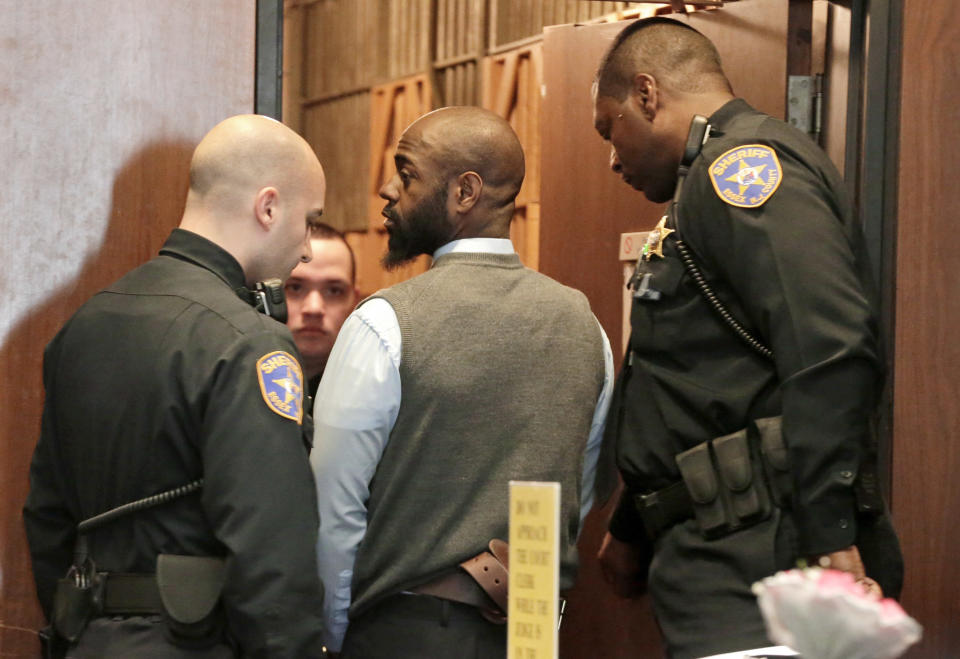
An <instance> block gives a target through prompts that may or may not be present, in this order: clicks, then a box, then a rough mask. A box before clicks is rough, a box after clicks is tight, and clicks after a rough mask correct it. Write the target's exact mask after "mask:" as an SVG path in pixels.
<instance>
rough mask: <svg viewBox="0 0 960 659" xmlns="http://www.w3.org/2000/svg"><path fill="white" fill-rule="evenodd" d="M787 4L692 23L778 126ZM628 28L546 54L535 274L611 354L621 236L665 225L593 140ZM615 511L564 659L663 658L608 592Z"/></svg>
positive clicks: (760, 0) (773, 1) (645, 629)
mask: <svg viewBox="0 0 960 659" xmlns="http://www.w3.org/2000/svg"><path fill="white" fill-rule="evenodd" d="M787 14H788V5H787V3H785V2H781V1H780V0H751V1H750V2H744V3H733V4H729V5H725V6H724V7H723V9H721V10H718V11H711V12H703V13H696V14H692V15H690V16H689V17H687V18H683V20H688V21H689V22H690V24H691V25H692V26H694V27H695V28H697V29H698V30H700V31H701V32H703V33H704V34H706V35H707V36H708V37H710V39H712V40H713V41H714V43H715V44H716V45H717V48H718V50H719V51H720V55H721V57H722V59H723V62H724V69H725V70H726V72H727V75H728V77H729V78H730V82H731V83H732V84H733V88H734V91H735V92H736V93H737V94H738V95H739V96H742V97H743V98H745V99H746V100H747V101H748V102H750V103H751V104H752V105H753V106H754V107H756V108H758V109H760V110H763V111H764V112H767V113H769V114H771V115H773V116H778V117H783V115H784V109H785V98H786V71H787V27H788V15H787ZM624 26H625V24H624V23H608V24H599V25H565V26H559V27H554V28H547V30H546V34H545V38H544V46H543V75H544V87H545V92H544V93H545V95H544V99H543V105H542V112H541V117H542V147H541V149H542V170H541V172H542V173H541V192H540V200H541V219H540V271H541V272H543V273H544V274H547V275H550V276H551V277H554V278H555V279H558V280H559V281H561V282H563V283H564V284H567V285H569V286H573V287H575V288H578V289H580V290H581V291H583V292H584V293H585V294H586V295H587V297H588V298H589V299H590V303H591V305H592V307H593V310H594V312H595V313H596V315H597V317H598V318H599V320H600V322H601V324H602V325H603V327H604V329H605V330H606V332H607V335H608V336H609V337H610V342H611V345H613V346H614V352H615V360H617V361H619V357H620V355H619V354H617V353H619V346H621V340H622V339H621V334H622V332H621V317H622V310H621V299H622V293H621V291H622V290H623V280H622V270H621V265H620V263H619V262H618V252H619V239H620V234H621V233H626V232H633V231H647V230H649V229H651V228H653V225H654V224H656V222H657V220H659V218H660V216H661V215H662V214H663V210H664V207H663V205H659V204H653V203H650V202H648V201H647V200H646V199H645V198H644V197H643V195H642V194H640V193H637V192H635V191H634V190H632V189H630V188H628V187H627V186H626V185H624V184H623V182H622V181H621V180H620V179H619V177H617V176H616V175H615V174H613V173H612V172H611V171H610V169H609V167H608V163H609V146H608V145H607V144H605V143H604V142H603V141H602V140H601V139H600V137H599V136H598V135H597V134H596V132H595V131H594V129H593V119H592V111H593V106H592V100H591V96H590V85H591V83H592V81H593V76H594V74H595V72H596V67H597V64H598V62H599V60H600V57H601V55H602V54H603V52H604V50H605V49H606V48H607V46H608V44H609V43H610V41H611V40H612V39H613V37H614V36H615V35H616V34H617V33H618V32H619V31H620V30H621V29H623V27H624ZM609 513H610V510H609V506H608V507H607V508H606V509H603V510H599V511H597V510H594V512H593V513H591V514H590V516H588V518H587V523H586V527H585V529H584V531H583V533H582V535H581V537H580V559H581V560H580V563H581V565H580V577H579V580H578V583H577V585H576V587H575V588H574V589H573V590H572V592H571V593H570V594H569V605H568V609H567V614H566V615H565V617H564V622H563V627H562V628H561V632H560V633H561V648H562V653H563V656H564V657H567V658H568V659H580V658H584V659H586V658H588V657H589V658H591V659H593V658H602V657H611V658H612V657H657V656H660V655H661V649H660V639H659V633H658V631H657V629H656V625H655V623H654V621H653V617H652V614H651V612H650V603H649V601H648V600H647V599H646V598H643V599H640V600H636V601H632V602H625V601H623V600H619V599H617V598H616V597H614V596H613V595H612V594H611V593H610V591H609V589H608V588H607V586H606V584H604V583H603V582H602V579H601V576H600V571H599V567H598V565H597V562H596V559H595V557H596V552H597V549H598V548H599V542H600V539H601V538H602V535H603V532H604V530H605V528H606V519H607V517H608V515H609Z"/></svg>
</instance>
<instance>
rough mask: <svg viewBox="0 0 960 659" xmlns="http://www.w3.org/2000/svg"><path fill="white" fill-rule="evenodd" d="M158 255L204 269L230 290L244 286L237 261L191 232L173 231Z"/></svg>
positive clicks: (243, 278) (212, 243) (220, 248)
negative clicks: (224, 283)
mask: <svg viewBox="0 0 960 659" xmlns="http://www.w3.org/2000/svg"><path fill="white" fill-rule="evenodd" d="M160 253H161V254H165V255H167V256H172V257H174V258H176V259H180V260H182V261H189V262H190V263H194V264H196V265H198V266H200V267H201V268H206V269H207V270H209V271H210V272H212V273H213V274H215V275H217V276H218V277H220V279H222V280H223V281H224V282H226V284H227V285H228V286H229V287H230V288H233V289H237V288H242V287H243V286H245V285H246V277H245V276H244V274H243V268H242V267H241V266H240V263H239V262H238V261H237V259H235V258H233V256H232V255H231V254H230V253H229V252H227V251H226V250H225V249H223V248H222V247H220V246H219V245H217V244H216V243H214V242H212V241H210V240H207V239H206V238H204V237H203V236H200V235H198V234H195V233H193V232H192V231H187V230H186V229H174V230H173V232H171V234H170V237H169V238H167V242H165V243H164V244H163V247H161V248H160Z"/></svg>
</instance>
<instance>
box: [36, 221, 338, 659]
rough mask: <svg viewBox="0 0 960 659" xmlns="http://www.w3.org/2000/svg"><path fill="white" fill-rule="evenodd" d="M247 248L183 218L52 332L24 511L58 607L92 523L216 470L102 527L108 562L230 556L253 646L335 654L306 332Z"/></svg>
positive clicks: (263, 651) (41, 579)
mask: <svg viewBox="0 0 960 659" xmlns="http://www.w3.org/2000/svg"><path fill="white" fill-rule="evenodd" d="M243 286H244V275H243V271H242V269H241V267H240V264H239V263H237V261H236V260H235V259H234V258H233V257H232V256H231V255H230V254H228V253H227V252H226V251H224V250H223V249H221V248H220V247H218V246H217V245H215V244H214V243H212V242H210V241H208V240H206V239H204V238H202V237H200V236H197V235H195V234H193V233H190V232H187V231H184V230H181V229H177V230H174V232H173V233H172V234H171V236H170V238H169V239H168V240H167V242H166V244H165V245H164V247H163V249H162V250H161V252H160V255H159V256H158V257H156V258H154V259H153V260H151V261H150V262H148V263H146V264H144V265H143V266H141V267H139V268H137V269H135V270H133V271H132V272H130V273H129V274H127V275H126V276H125V277H123V278H122V279H121V280H120V281H118V282H117V283H116V284H114V285H113V286H111V287H109V288H107V289H106V290H104V291H102V292H100V293H98V294H97V295H95V296H94V297H93V298H92V299H91V300H90V301H89V302H87V303H86V304H85V305H84V306H83V307H81V309H80V310H79V311H78V312H77V313H76V314H75V315H74V317H73V318H71V320H70V321H69V322H68V323H67V324H66V326H65V327H64V328H63V329H62V330H61V331H60V332H59V334H57V336H56V337H55V338H54V340H53V341H52V342H51V343H50V345H49V346H48V347H47V350H46V353H45V357H44V386H45V389H46V401H45V405H44V411H43V426H42V431H41V437H40V441H39V443H38V445H37V449H36V452H35V454H34V458H33V463H32V465H31V469H30V494H29V497H28V499H27V503H26V507H25V509H24V517H25V521H26V527H27V534H28V539H29V543H30V550H31V554H32V558H33V567H34V574H35V578H36V581H37V590H38V594H39V596H40V600H41V603H42V605H43V607H44V609H45V611H46V612H47V613H48V614H49V612H50V605H51V602H52V596H53V589H54V585H55V581H56V579H57V578H60V577H62V576H63V575H64V574H65V573H66V570H67V568H68V566H69V565H70V563H71V558H72V557H71V553H72V550H73V543H74V539H75V529H76V525H77V523H78V522H80V521H81V520H83V519H86V518H89V517H92V516H94V515H96V514H98V513H101V512H104V511H106V510H109V509H112V508H114V507H117V506H119V505H121V504H124V503H127V502H129V501H133V500H136V499H140V498H143V497H146V496H149V495H152V494H156V493H158V492H162V491H165V490H169V489H171V488H175V487H178V486H181V485H184V484H186V483H188V482H190V481H192V480H194V479H197V478H204V479H205V483H204V487H203V490H202V491H201V493H200V494H199V495H191V496H187V497H185V498H182V499H179V500H177V501H175V502H172V503H168V504H165V505H162V506H159V507H155V508H151V509H149V510H144V511H141V512H137V513H135V514H133V515H129V516H126V517H123V518H120V519H118V520H117V521H115V522H112V523H110V524H109V525H107V526H105V527H103V528H101V529H99V530H96V531H95V532H93V534H92V536H91V545H90V548H91V552H90V553H91V556H92V558H93V559H94V561H95V562H96V564H97V567H98V569H100V570H105V571H111V572H112V571H116V572H153V571H154V569H155V561H156V556H157V554H160V553H172V554H186V555H213V556H227V557H228V558H229V561H228V576H227V585H226V587H225V591H224V603H225V605H226V610H227V613H228V616H229V622H230V627H231V631H232V632H233V634H234V635H235V636H236V637H237V638H238V639H239V641H240V644H241V646H242V647H243V649H244V652H245V654H246V655H253V656H271V657H274V656H290V657H310V656H319V654H320V641H321V632H322V622H321V617H320V615H319V614H320V611H321V604H322V596H321V586H320V584H319V580H318V577H317V568H316V558H315V551H316V550H315V547H316V537H317V528H318V519H317V508H316V494H315V489H314V486H313V478H312V474H311V472H310V468H309V464H308V458H307V454H306V452H305V451H304V444H303V441H302V437H301V420H302V401H303V392H302V389H301V388H302V386H303V378H302V374H301V373H300V366H299V363H298V361H297V358H296V355H297V354H298V353H297V352H296V348H295V347H294V344H293V340H292V338H291V336H290V333H289V331H288V330H287V329H286V327H285V326H283V325H282V324H280V323H278V322H276V321H275V320H273V319H271V318H269V317H267V316H265V315H263V314H261V313H258V312H257V311H255V310H254V309H253V308H252V307H251V306H250V305H249V304H247V303H246V302H245V301H243V300H241V299H240V297H239V296H238V294H237V292H236V290H237V289H240V288H242V287H243Z"/></svg>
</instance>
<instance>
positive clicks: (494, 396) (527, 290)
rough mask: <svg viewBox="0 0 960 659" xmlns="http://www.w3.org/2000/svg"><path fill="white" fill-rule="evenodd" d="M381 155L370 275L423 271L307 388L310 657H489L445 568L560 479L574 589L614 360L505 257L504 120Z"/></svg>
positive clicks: (566, 567)
mask: <svg viewBox="0 0 960 659" xmlns="http://www.w3.org/2000/svg"><path fill="white" fill-rule="evenodd" d="M395 159H396V166H397V174H396V175H395V176H394V177H393V178H392V179H391V180H390V181H388V182H387V183H386V185H384V186H383V188H382V189H381V190H380V196H381V197H383V198H384V199H385V200H386V201H387V205H386V207H385V208H384V210H383V215H384V216H385V217H386V221H385V222H384V225H385V226H386V228H387V231H388V232H389V235H390V239H389V251H388V253H387V254H386V256H385V257H384V264H385V265H386V266H387V267H391V266H395V265H397V264H399V263H403V262H405V261H408V260H410V259H412V258H414V257H416V256H418V255H420V254H431V255H432V256H433V259H434V261H433V266H432V267H431V268H430V270H429V271H427V272H426V273H424V274H422V275H420V276H418V277H414V278H413V279H410V280H408V281H405V282H403V283H401V284H398V285H396V286H392V287H390V288H388V289H385V290H382V291H380V292H378V293H376V294H375V295H373V296H372V297H371V298H369V299H368V300H365V301H364V302H363V303H362V304H361V306H360V307H359V308H358V309H357V310H356V311H355V312H354V313H353V314H351V316H350V317H349V318H348V319H347V321H346V322H345V323H344V325H343V328H342V329H341V332H340V335H339V337H338V338H337V342H336V344H335V346H334V348H333V351H332V352H331V355H330V359H329V361H328V363H327V368H326V370H325V372H324V375H323V379H322V381H321V383H320V388H319V390H318V392H317V402H316V407H315V411H314V416H315V423H316V432H315V439H314V449H313V452H312V454H311V464H312V465H313V469H314V474H315V476H316V482H317V492H318V501H319V508H320V517H321V532H320V542H319V544H318V557H319V564H320V576H321V579H322V580H323V582H324V584H325V586H326V588H327V590H326V593H327V599H326V602H325V604H324V617H325V619H326V622H327V624H326V633H327V637H326V643H327V647H328V648H329V649H331V650H332V651H335V652H336V651H339V650H341V646H342V655H343V656H344V657H363V658H365V659H369V658H376V657H391V658H397V657H401V658H402V657H458V658H459V657H502V656H504V654H505V650H506V634H505V626H504V625H503V624H497V622H494V621H491V620H495V619H496V618H497V614H498V613H500V614H502V611H499V610H498V608H497V606H496V604H495V602H494V601H492V600H490V599H489V598H488V597H487V595H485V594H484V591H483V590H481V588H480V586H479V585H478V584H477V583H476V582H475V581H473V580H472V579H471V578H470V577H469V576H468V574H467V572H465V571H464V570H462V569H461V568H460V567H459V566H460V564H461V563H462V562H465V561H468V560H469V559H471V558H472V557H474V556H477V555H478V554H481V553H482V552H484V550H485V549H486V547H487V545H488V543H489V541H490V540H491V539H494V538H506V537H507V535H508V529H507V522H508V517H509V511H508V503H507V502H508V482H509V481H510V480H538V481H557V482H559V483H560V484H561V506H562V508H561V539H560V545H561V566H560V573H561V587H569V586H571V585H572V584H573V581H574V578H575V575H576V566H577V551H576V539H577V535H578V533H579V529H580V524H581V521H582V518H583V515H584V514H586V512H587V511H588V510H589V507H590V505H591V503H592V484H593V480H594V475H595V470H596V462H597V454H598V449H599V438H600V435H601V431H602V425H603V419H604V417H605V415H606V409H607V406H608V404H609V391H610V382H611V379H612V377H611V375H612V357H611V353H610V345H609V342H608V341H607V338H606V336H605V335H604V333H603V330H602V329H601V328H600V325H599V323H598V322H597V320H596V318H595V317H594V316H593V314H592V313H591V312H590V306H589V303H588V302H587V299H586V298H585V297H584V296H583V294H581V293H579V292H578V291H575V290H573V289H570V288H567V287H565V286H562V285H561V284H559V283H557V282H555V281H553V280H552V279H550V278H548V277H545V276H543V275H540V274H538V273H536V272H534V271H532V270H529V269H527V268H525V267H524V266H523V265H522V264H521V263H520V260H519V258H518V257H517V254H516V253H515V252H514V250H513V245H512V244H511V242H510V240H509V231H510V221H511V219H512V217H513V213H514V200H515V198H516V196H517V193H518V192H519V191H520V185H521V183H522V181H523V175H524V159H523V151H522V149H521V147H520V143H519V141H518V140H517V137H516V135H515V134H514V132H513V130H512V129H511V128H510V125H509V124H508V123H507V122H505V121H504V120H503V119H501V118H500V117H498V116H497V115H495V114H493V113H490V112H488V111H486V110H481V109H479V108H444V109H442V110H437V111H435V112H432V113H430V114H428V115H425V116H423V117H421V118H420V119H419V120H417V121H416V122H414V123H413V124H412V125H411V126H410V127H409V128H407V130H406V131H405V132H404V134H403V135H402V136H401V138H400V142H399V145H398V148H397V152H396V158H395ZM401 392H402V396H401ZM491 560H492V559H491ZM348 615H349V617H348ZM499 622H501V623H502V620H500V621H499ZM348 626H349V631H348ZM344 636H346V638H345V639H344Z"/></svg>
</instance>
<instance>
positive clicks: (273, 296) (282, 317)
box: [253, 279, 287, 323]
mask: <svg viewBox="0 0 960 659" xmlns="http://www.w3.org/2000/svg"><path fill="white" fill-rule="evenodd" d="M253 298H254V303H253V306H254V307H256V309H257V311H260V312H262V313H265V314H267V315H268V316H270V317H271V318H273V319H274V320H278V321H280V322H281V323H286V322H287V298H286V296H285V295H284V294H283V281H282V280H280V279H264V280H263V281H258V282H257V283H256V285H255V286H254V290H253Z"/></svg>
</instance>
